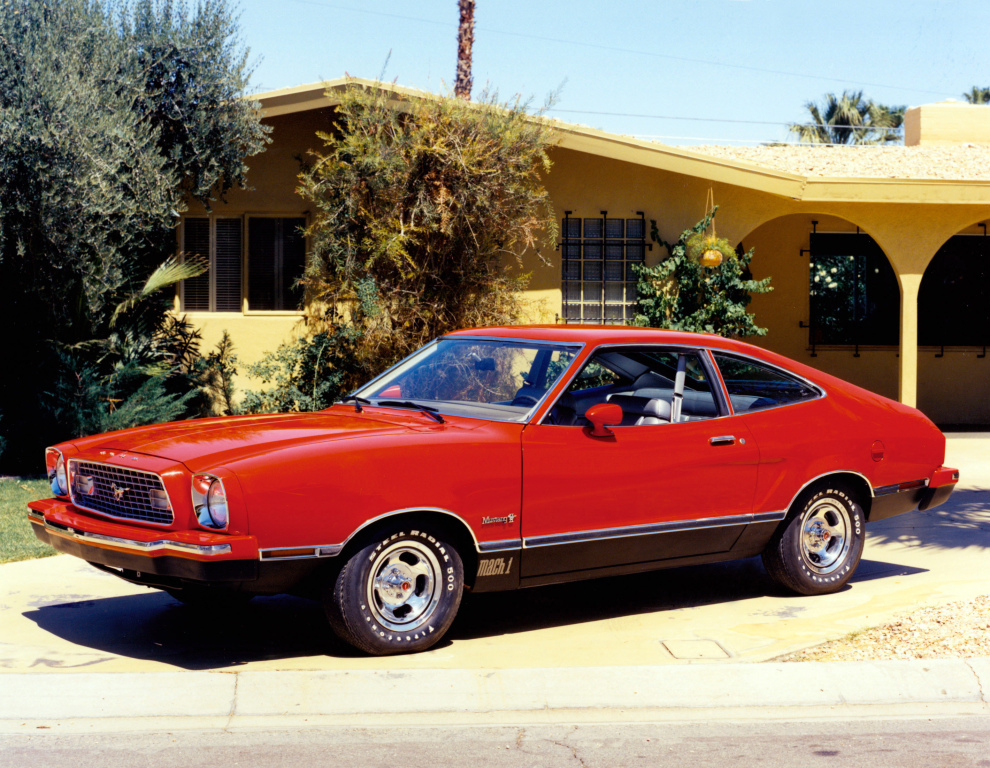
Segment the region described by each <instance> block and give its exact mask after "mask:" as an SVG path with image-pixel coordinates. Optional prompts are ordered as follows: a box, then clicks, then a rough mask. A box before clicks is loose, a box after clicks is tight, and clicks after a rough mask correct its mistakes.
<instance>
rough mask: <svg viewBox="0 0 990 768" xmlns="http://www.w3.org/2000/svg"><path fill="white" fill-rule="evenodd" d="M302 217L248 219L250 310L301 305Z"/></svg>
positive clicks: (303, 220) (304, 260)
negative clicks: (299, 281) (299, 282)
mask: <svg viewBox="0 0 990 768" xmlns="http://www.w3.org/2000/svg"><path fill="white" fill-rule="evenodd" d="M305 226H306V220H305V219H304V218H302V217H285V218H276V217H261V216H253V217H251V218H250V219H249V220H248V306H249V308H250V309H253V310H296V309H299V308H300V307H301V306H302V301H303V295H302V289H301V288H300V287H299V286H298V285H297V282H298V280H299V279H300V278H301V277H302V275H303V271H304V270H305V267H306V240H305V238H304V237H303V234H302V230H303V228H304V227H305Z"/></svg>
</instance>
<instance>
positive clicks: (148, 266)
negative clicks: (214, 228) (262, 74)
mask: <svg viewBox="0 0 990 768" xmlns="http://www.w3.org/2000/svg"><path fill="white" fill-rule="evenodd" d="M231 18H232V17H231V16H230V13H229V11H227V9H226V5H225V3H224V2H223V0H206V1H205V2H203V3H201V4H199V5H198V6H197V7H196V9H195V10H194V11H190V10H189V9H188V7H187V6H186V4H185V2H184V0H136V2H134V3H127V2H120V3H117V2H113V0H58V1H57V2H54V1H53V0H4V1H3V2H2V3H0V327H2V328H3V329H4V332H3V334H2V335H0V359H3V360H5V361H8V363H7V367H6V368H5V369H4V370H3V372H2V373H0V412H2V413H3V415H4V419H3V421H2V422H0V428H2V429H3V430H4V434H5V436H6V437H7V438H8V453H7V454H5V457H4V458H5V459H7V456H8V455H10V454H15V453H17V454H25V452H26V456H27V457H28V458H34V457H35V454H34V453H33V451H36V450H37V448H36V447H34V446H33V443H34V442H35V441H42V440H58V439H64V438H66V437H70V436H72V435H71V434H68V433H66V431H65V430H66V429H67V428H66V426H65V425H64V424H59V423H58V422H56V421H54V420H52V419H48V420H46V418H45V417H44V415H43V412H42V406H41V402H42V400H44V399H45V392H54V391H56V390H57V389H58V387H57V386H56V384H57V382H56V379H58V377H59V376H67V377H70V378H72V377H75V378H76V379H78V371H79V370H82V368H86V369H87V370H91V371H92V372H93V376H95V377H96V379H95V382H96V384H95V386H93V387H90V388H89V390H88V391H92V392H96V393H98V392H99V390H100V389H101V387H103V388H104V389H108V388H110V386H109V384H107V386H106V387H104V384H106V382H105V381H103V380H102V379H100V377H101V376H111V375H114V371H115V370H117V368H118V367H120V366H131V368H133V371H132V372H133V373H134V374H135V375H134V376H133V377H131V378H130V379H129V381H131V382H132V384H131V385H128V388H126V389H121V388H117V389H115V390H114V394H113V395H112V396H111V395H109V394H106V395H104V396H103V398H104V399H106V398H109V397H113V398H114V399H120V398H122V397H123V398H126V397H127V394H128V392H129V391H130V392H133V391H136V390H137V389H139V388H140V387H141V385H142V383H143V382H144V381H145V380H147V379H148V378H149V377H153V376H154V375H156V374H155V373H153V372H151V371H146V372H144V373H142V371H141V370H138V369H140V368H141V367H142V365H143V363H141V362H140V361H141V360H147V359H148V356H147V354H146V353H148V352H149V350H152V349H154V348H157V349H159V350H160V349H161V345H160V344H159V341H160V340H155V339H152V338H151V336H154V335H155V334H157V333H159V332H162V331H163V329H165V328H167V327H172V328H173V329H174V328H175V326H169V324H168V323H167V322H166V310H167V309H168V304H167V303H166V302H165V301H164V300H163V298H162V295H161V294H159V295H157V296H145V297H143V298H142V299H141V301H140V302H138V303H140V305H141V307H140V308H138V307H137V305H136V304H127V305H125V306H131V310H129V311H125V312H124V313H123V315H122V314H121V313H120V312H117V308H118V307H119V306H120V305H121V304H122V303H123V302H127V301H128V300H129V299H131V298H132V297H134V296H135V295H140V294H141V292H142V290H143V289H144V288H145V287H146V286H147V285H148V282H147V281H148V279H149V277H151V276H152V275H153V274H157V275H158V276H157V277H156V278H155V280H154V281H153V282H152V285H159V286H160V285H163V284H165V283H166V282H167V280H164V281H163V280H162V279H160V278H161V276H162V273H161V272H158V273H156V269H157V268H158V267H159V266H160V265H162V264H163V262H165V261H166V259H167V258H168V257H169V256H172V255H174V252H175V225H176V223H177V217H178V215H179V212H180V211H182V209H183V206H184V200H185V197H186V194H187V193H192V194H194V195H196V196H198V197H200V198H201V199H204V200H208V199H209V198H210V197H213V196H215V195H219V194H222V193H223V191H224V190H226V189H228V188H229V187H230V186H231V185H232V184H238V183H243V182H244V180H245V176H244V173H245V167H244V157H245V156H246V155H250V154H253V153H255V152H257V151H259V150H260V149H262V148H263V146H264V137H265V134H264V130H263V129H262V127H261V126H260V114H259V108H258V105H256V104H252V103H251V102H250V101H246V100H244V99H241V98H240V96H242V94H243V88H244V85H245V82H246V79H245V78H246V70H245V68H244V55H245V52H244V51H243V48H242V47H241V46H240V45H239V43H238V42H237V39H236V34H235V33H236V26H234V25H233V22H232V21H231ZM231 102H233V104H232V103H231ZM149 307H150V308H149ZM138 316H140V322H139V323H137V318H138ZM128 318H132V319H134V322H135V323H137V325H132V326H128ZM125 326H126V328H125ZM187 332H188V329H185V328H183V329H182V330H181V333H187ZM148 334H150V335H151V336H149V335H148ZM112 340H113V341H112ZM67 354H69V355H70V357H71V359H69V358H67V357H66V355H67ZM154 354H156V355H157V354H158V353H157V352H156V353H154ZM128 360H129V361H130V362H127V361H128ZM159 362H160V361H159ZM14 366H17V373H16V374H13V373H12V371H13V367H14ZM135 366H136V367H135ZM74 369H77V370H74ZM117 380H118V381H119V377H118V379H117ZM103 405H106V402H104V403H103ZM25 446H31V447H29V448H26V447H25Z"/></svg>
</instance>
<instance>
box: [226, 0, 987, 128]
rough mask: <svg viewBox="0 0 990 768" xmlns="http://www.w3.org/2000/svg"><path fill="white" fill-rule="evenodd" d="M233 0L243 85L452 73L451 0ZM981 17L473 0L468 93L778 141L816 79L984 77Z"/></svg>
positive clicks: (625, 124) (721, 0)
mask: <svg viewBox="0 0 990 768" xmlns="http://www.w3.org/2000/svg"><path fill="white" fill-rule="evenodd" d="M240 8H241V25H242V32H243V39H244V42H245V43H246V44H247V45H248V46H249V47H250V48H251V54H252V59H253V60H254V61H255V63H256V65H257V66H256V69H255V72H254V76H253V78H252V86H253V89H254V90H255V91H256V92H257V91H267V90H274V89H276V88H282V87H286V86H291V85H301V84H303V83H311V82H317V81H319V80H323V79H331V78H336V77H340V76H342V75H344V74H345V72H346V73H349V74H351V75H355V76H358V77H366V78H377V77H378V76H379V74H381V72H382V68H383V66H384V65H385V62H386V60H387V59H388V67H387V69H385V79H387V80H396V81H397V82H398V83H399V84H401V85H406V86H410V87H414V88H421V89H423V90H428V91H432V92H435V93H442V92H444V91H445V89H446V88H448V87H449V86H451V85H452V83H453V78H454V68H455V62H456V52H457V20H458V16H457V0H417V2H402V1H401V0H278V1H277V2H272V0H241V3H240ZM988 29H990V2H986V0H982V1H981V0H961V1H958V2H941V1H936V0H902V1H901V2H893V1H892V0H858V1H851V0H833V2H830V3H822V2H813V1H812V0H655V1H654V2H642V1H637V0H609V1H608V2H589V1H588V0H568V2H566V3H565V2H534V0H528V1H527V0H477V10H476V15H475V46H474V83H475V90H474V93H475V94H477V93H479V91H480V90H481V89H482V88H483V87H484V86H485V84H486V83H487V84H490V85H491V86H493V87H494V88H497V89H498V91H499V94H500V95H501V96H502V98H503V99H508V98H511V97H514V96H515V95H516V94H520V95H522V96H523V97H524V98H531V99H532V100H533V102H534V104H542V103H543V101H544V100H545V99H546V97H547V95H548V94H550V93H551V92H553V91H556V90H557V89H558V88H559V89H560V90H559V95H558V98H557V102H556V105H555V109H554V110H553V111H551V112H550V113H549V114H550V115H551V116H552V117H557V118H560V119H562V120H566V121H568V122H575V123H582V124H585V125H591V126H594V127H596V128H602V129H604V130H607V131H614V132H618V133H627V134H632V135H636V136H643V137H647V138H653V139H656V140H658V141H664V142H665V143H669V144H698V143H721V144H727V143H735V144H754V143H758V142H761V141H779V140H784V139H786V138H787V131H786V127H785V124H786V123H789V122H795V121H802V120H804V119H805V118H806V114H807V113H806V111H805V110H804V108H803V105H804V103H805V102H806V101H809V100H818V99H820V98H821V96H822V94H824V93H826V92H828V91H832V92H836V93H838V92H841V91H842V90H843V89H854V90H863V91H864V94H865V95H866V96H867V97H869V98H873V99H874V100H876V101H879V102H881V103H885V104H892V105H908V106H914V105H918V104H926V103H930V102H934V101H941V100H943V99H946V98H956V99H960V100H961V99H962V93H963V91H967V90H969V88H970V87H971V86H974V85H980V86H990V45H988V43H987V30H988ZM390 52H391V56H390V57H389V55H390ZM601 113H612V114H601ZM674 118H678V119H674ZM685 118H690V119H685ZM730 121H731V122H730Z"/></svg>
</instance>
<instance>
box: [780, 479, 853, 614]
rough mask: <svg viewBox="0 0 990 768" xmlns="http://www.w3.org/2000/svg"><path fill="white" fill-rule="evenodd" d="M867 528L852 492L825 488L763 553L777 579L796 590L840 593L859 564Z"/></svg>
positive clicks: (794, 515) (800, 507) (801, 506)
mask: <svg viewBox="0 0 990 768" xmlns="http://www.w3.org/2000/svg"><path fill="white" fill-rule="evenodd" d="M865 528H866V519H865V516H864V515H863V509H862V507H860V505H859V503H858V502H857V501H856V499H855V497H854V496H853V495H852V494H851V493H849V492H848V491H847V490H846V489H844V488H839V487H827V486H826V487H822V488H820V489H819V490H817V491H815V492H813V493H811V494H810V495H806V496H804V497H803V499H802V500H799V501H798V504H797V506H796V508H795V509H794V510H792V512H791V514H790V515H789V516H788V518H787V520H786V521H785V523H784V524H783V525H782V526H781V527H780V528H778V529H777V532H776V533H775V534H774V536H773V537H772V538H771V539H770V541H769V542H768V543H767V546H766V548H765V549H764V550H763V563H764V565H765V566H766V569H767V572H768V573H769V574H770V577H771V578H772V579H773V580H774V581H776V582H777V583H778V584H780V585H782V586H784V587H786V588H788V589H790V590H792V591H794V592H798V593H800V594H803V595H819V594H825V593H828V592H835V591H837V590H839V589H840V588H842V586H844V585H845V583H846V582H847V581H849V579H850V578H851V577H852V575H853V573H854V572H855V571H856V566H857V565H859V560H860V557H861V556H862V554H863V542H864V538H865Z"/></svg>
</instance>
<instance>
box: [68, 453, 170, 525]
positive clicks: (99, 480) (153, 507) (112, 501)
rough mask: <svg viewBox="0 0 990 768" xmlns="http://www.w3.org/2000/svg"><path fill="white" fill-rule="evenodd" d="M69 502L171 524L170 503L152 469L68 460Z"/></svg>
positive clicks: (129, 517) (109, 513)
mask: <svg viewBox="0 0 990 768" xmlns="http://www.w3.org/2000/svg"><path fill="white" fill-rule="evenodd" d="M69 474H70V477H71V483H72V494H71V495H72V503H73V504H75V505H76V506H77V507H81V508H82V509H88V510H90V511H91V512H99V513H100V514H103V515H107V516H108V517H116V518H119V519H122V520H139V521H141V522H143V523H154V524H155V525H170V524H171V523H172V519H173V518H172V505H171V504H170V503H169V499H168V494H167V493H166V492H165V486H164V485H163V484H162V479H161V478H160V477H159V476H158V475H156V474H154V473H153V472H141V471H140V470H136V469H124V468H123V467H116V466H113V465H111V464H97V463H95V462H92V461H71V460H70V461H69Z"/></svg>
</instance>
